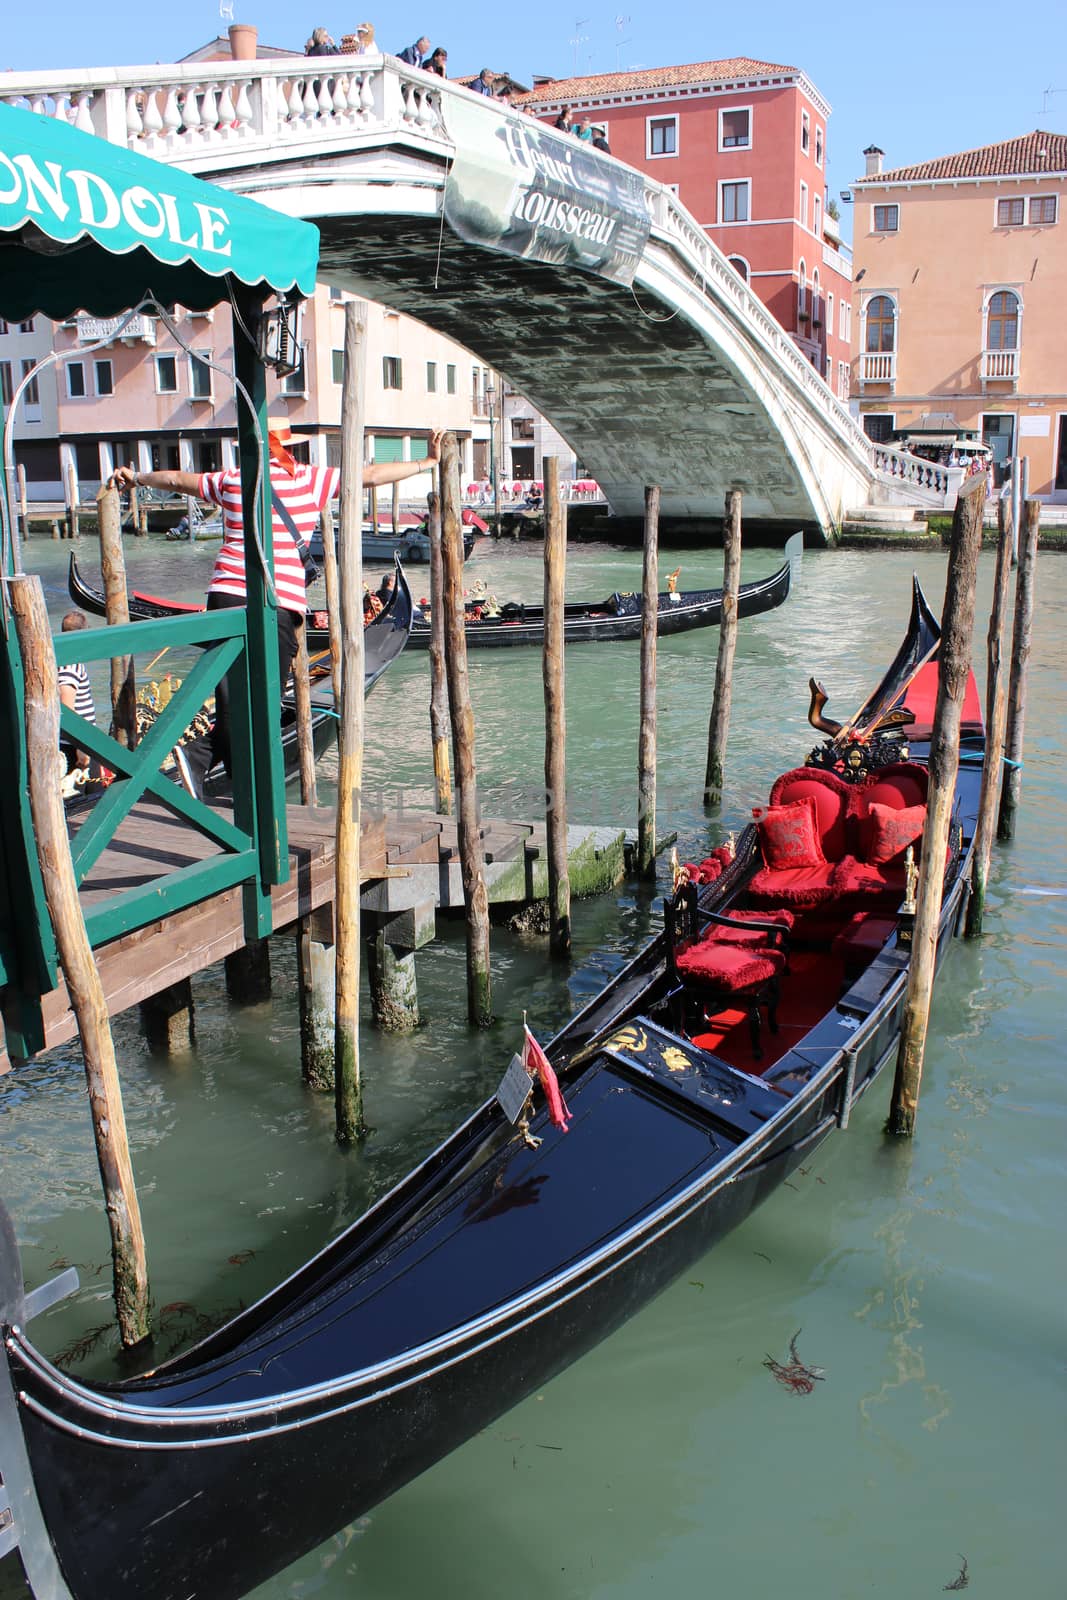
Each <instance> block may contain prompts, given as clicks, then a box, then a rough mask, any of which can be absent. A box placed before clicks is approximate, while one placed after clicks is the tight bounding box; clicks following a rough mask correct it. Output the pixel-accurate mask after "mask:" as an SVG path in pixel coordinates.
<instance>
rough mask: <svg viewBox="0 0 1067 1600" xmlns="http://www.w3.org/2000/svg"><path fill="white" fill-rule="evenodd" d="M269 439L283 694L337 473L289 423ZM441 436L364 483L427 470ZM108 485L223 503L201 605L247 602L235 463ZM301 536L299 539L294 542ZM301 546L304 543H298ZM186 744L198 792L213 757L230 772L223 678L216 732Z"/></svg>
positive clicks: (129, 473) (121, 478) (125, 474)
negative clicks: (299, 447) (303, 457)
mask: <svg viewBox="0 0 1067 1600" xmlns="http://www.w3.org/2000/svg"><path fill="white" fill-rule="evenodd" d="M267 441H268V447H269V453H270V486H271V504H272V518H271V527H272V533H273V538H274V588H275V592H276V594H277V597H278V684H279V688H280V690H281V692H282V693H284V691H285V685H286V683H287V681H288V678H289V672H290V670H291V668H292V664H293V660H294V658H295V656H296V651H297V642H298V630H299V629H300V628H302V627H303V626H304V617H305V615H306V613H307V595H306V585H305V575H304V558H305V555H306V551H307V546H308V544H309V542H310V540H311V537H312V535H313V534H314V532H315V529H316V527H317V525H318V520H319V517H320V516H321V514H322V512H323V510H324V509H325V507H326V506H327V505H328V504H329V502H330V501H331V500H333V499H335V498H336V497H337V495H338V494H339V493H340V487H341V475H340V472H339V471H338V469H337V468H336V467H312V466H307V465H305V464H304V463H302V462H299V461H297V460H296V459H295V457H294V456H293V455H292V453H291V451H290V449H289V446H290V444H291V443H292V442H293V435H292V431H291V429H290V427H289V424H288V423H287V422H277V423H272V424H271V425H270V427H269V429H268V434H267ZM440 453H441V434H440V433H439V432H435V433H432V434H431V435H430V439H429V446H428V450H427V453H426V455H425V456H424V457H423V458H422V460H420V461H389V462H375V463H373V464H372V465H369V466H365V467H364V469H363V483H364V486H365V487H368V488H380V487H381V486H382V485H384V484H390V483H398V482H400V481H401V480H402V479H404V478H410V477H413V476H414V475H415V474H416V473H419V472H425V471H426V470H427V469H428V468H429V467H433V466H435V465H436V464H437V462H438V460H439V459H440ZM112 482H113V483H114V484H115V485H116V487H118V488H120V489H126V488H129V487H130V486H131V485H135V486H136V487H138V488H148V489H164V490H168V491H169V492H170V493H172V494H181V495H196V496H197V498H198V499H201V500H208V501H210V502H212V503H213V504H214V505H217V506H220V507H221V508H222V520H223V529H224V532H223V541H222V546H221V548H220V550H219V553H218V557H217V558H216V561H215V570H214V572H213V573H212V577H211V584H210V586H209V588H208V597H207V608H208V610H209V611H217V610H221V609H224V608H228V607H233V606H243V605H245V604H246V603H247V585H246V577H245V539H244V522H243V516H242V507H241V474H240V472H239V471H238V470H237V469H236V468H230V469H229V470H227V471H225V472H202V473H195V472H173V471H164V472H137V471H136V470H135V469H134V468H133V467H132V466H126V467H119V468H118V469H117V471H116V472H115V474H114V477H113V479H112ZM298 540H299V544H298ZM301 547H302V548H301ZM202 745H203V748H201V745H200V743H199V742H198V743H197V744H194V745H190V746H188V747H187V750H186V754H187V756H188V757H189V761H188V765H189V769H190V777H191V779H192V784H193V787H194V789H197V790H201V789H202V786H203V779H204V777H205V775H206V773H207V772H208V770H209V769H210V768H211V767H212V766H213V765H214V764H215V762H216V761H222V762H223V763H224V765H225V767H226V770H227V772H229V771H230V720H229V689H228V685H227V681H226V679H225V678H223V680H222V682H221V683H220V684H219V686H218V690H217V693H216V702H215V724H214V732H213V734H212V736H211V739H210V741H208V740H204V741H202Z"/></svg>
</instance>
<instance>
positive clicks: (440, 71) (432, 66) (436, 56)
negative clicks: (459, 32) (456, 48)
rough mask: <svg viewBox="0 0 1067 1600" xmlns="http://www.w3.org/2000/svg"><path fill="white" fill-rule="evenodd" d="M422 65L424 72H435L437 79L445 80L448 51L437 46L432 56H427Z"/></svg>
mask: <svg viewBox="0 0 1067 1600" xmlns="http://www.w3.org/2000/svg"><path fill="white" fill-rule="evenodd" d="M422 65H423V68H424V70H425V71H426V72H436V74H437V76H438V77H439V78H447V76H448V73H447V71H446V68H447V66H448V51H447V50H445V49H444V48H443V47H442V46H441V45H438V46H437V49H436V50H435V51H434V53H433V55H432V56H427V57H426V60H425V61H424V62H423V63H422Z"/></svg>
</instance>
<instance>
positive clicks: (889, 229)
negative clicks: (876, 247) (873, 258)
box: [874, 206, 900, 233]
mask: <svg viewBox="0 0 1067 1600" xmlns="http://www.w3.org/2000/svg"><path fill="white" fill-rule="evenodd" d="M899 227H900V207H899V206H875V208H874V232H875V233H896V231H897V229H898V228H899Z"/></svg>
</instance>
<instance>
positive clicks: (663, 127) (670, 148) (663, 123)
mask: <svg viewBox="0 0 1067 1600" xmlns="http://www.w3.org/2000/svg"><path fill="white" fill-rule="evenodd" d="M645 140H646V149H645V154H646V156H647V157H648V158H649V159H650V160H651V159H653V158H654V157H656V156H676V155H677V154H678V118H677V117H646V118H645Z"/></svg>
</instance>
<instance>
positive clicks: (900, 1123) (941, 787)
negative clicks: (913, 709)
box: [886, 477, 985, 1138]
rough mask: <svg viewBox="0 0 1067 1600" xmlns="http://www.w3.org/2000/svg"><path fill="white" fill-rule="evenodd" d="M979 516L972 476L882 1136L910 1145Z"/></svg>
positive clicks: (945, 637) (944, 619)
mask: <svg viewBox="0 0 1067 1600" xmlns="http://www.w3.org/2000/svg"><path fill="white" fill-rule="evenodd" d="M984 510H985V482H984V480H982V479H981V478H977V477H976V478H975V479H974V480H972V482H971V484H970V485H968V486H966V487H964V488H963V489H962V490H961V491H960V494H959V498H958V499H957V501H956V510H955V513H954V516H953V519H952V545H951V548H950V551H949V566H948V582H947V585H946V589H945V608H944V611H943V613H942V616H941V645H940V648H939V651H938V663H939V669H938V678H937V701H936V704H935V706H934V725H933V731H932V733H931V736H930V759H929V764H928V768H927V771H928V774H929V780H928V789H927V796H926V826H925V828H924V829H923V839H922V860H921V861H920V863H919V890H918V904H917V908H916V912H915V926H914V929H913V931H912V953H911V966H910V968H909V970H908V989H907V994H906V996H905V999H904V1015H903V1019H902V1023H901V1030H900V1048H899V1050H898V1053H897V1070H896V1077H895V1079H894V1082H893V1098H892V1102H891V1104H890V1108H889V1120H888V1121H887V1123H886V1132H887V1133H891V1134H903V1135H905V1136H907V1137H909V1138H910V1136H911V1135H912V1134H913V1133H914V1132H915V1121H916V1117H917V1116H918V1110H919V1088H920V1085H921V1083H922V1070H923V1057H924V1055H925V1052H926V1030H927V1026H928V1024H929V1021H930V1000H931V997H932V994H933V987H934V970H935V968H936V966H937V937H938V927H939V924H940V921H941V891H942V886H943V880H944V875H945V857H946V854H947V851H948V834H949V824H950V823H951V820H952V805H953V801H954V799H955V795H956V774H957V772H958V770H959V751H960V719H961V713H962V711H963V697H964V695H965V694H966V692H967V678H968V674H969V673H970V670H971V637H972V635H973V633H974V590H975V578H976V576H977V572H978V555H979V552H980V550H981V548H982V515H983V512H984Z"/></svg>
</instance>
